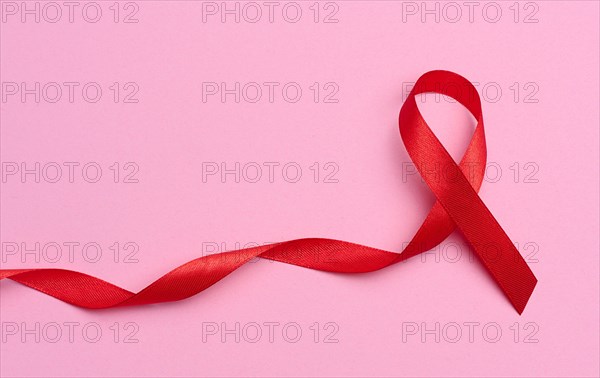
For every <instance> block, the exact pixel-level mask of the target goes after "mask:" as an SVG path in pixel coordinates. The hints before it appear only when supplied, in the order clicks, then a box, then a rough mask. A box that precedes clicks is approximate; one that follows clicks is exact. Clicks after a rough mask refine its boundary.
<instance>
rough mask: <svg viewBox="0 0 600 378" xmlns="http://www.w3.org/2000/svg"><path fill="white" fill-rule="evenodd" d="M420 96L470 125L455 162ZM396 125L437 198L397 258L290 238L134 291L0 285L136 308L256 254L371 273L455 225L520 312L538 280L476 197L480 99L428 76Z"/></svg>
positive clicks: (91, 284)
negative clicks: (442, 102) (469, 119)
mask: <svg viewBox="0 0 600 378" xmlns="http://www.w3.org/2000/svg"><path fill="white" fill-rule="evenodd" d="M427 92H433V93H439V94H443V95H446V96H449V97H452V98H454V99H455V100H457V101H458V102H459V103H461V104H462V105H463V106H464V107H465V108H467V109H468V110H469V111H470V112H471V113H472V114H473V116H474V117H475V119H476V120H477V126H476V128H475V131H474V133H473V137H472V139H471V141H470V142H469V145H468V147H467V149H466V152H465V154H464V156H463V158H462V160H461V161H460V163H459V164H456V163H455V162H454V160H453V159H452V157H451V156H450V155H449V154H448V152H447V151H446V149H445V148H444V147H443V145H442V144H441V143H440V141H439V140H438V139H437V137H436V136H435V135H434V133H433V132H432V131H431V129H430V128H429V126H428V125H427V123H426V122H425V120H424V119H423V117H422V115H421V113H420V112H419V109H418V108H417V103H416V101H415V96H417V95H418V94H421V93H427ZM399 123H400V134H401V136H402V140H403V142H404V145H405V146H406V149H407V151H408V153H409V155H410V157H411V159H412V160H413V162H414V163H415V165H416V167H417V169H418V170H419V172H420V173H421V175H422V176H423V178H424V180H425V182H426V183H427V185H428V186H429V188H430V189H431V191H432V192H433V193H434V194H435V196H436V198H437V202H436V203H435V204H434V205H433V207H432V208H431V211H430V212H429V214H428V215H427V217H426V219H425V221H424V222H423V224H422V225H421V227H420V228H419V230H418V231H417V233H416V234H415V236H414V237H413V239H412V240H411V241H410V243H408V245H406V247H405V248H404V250H403V251H402V252H401V253H399V254H398V253H394V252H388V251H384V250H380V249H375V248H371V247H367V246H363V245H359V244H354V243H349V242H344V241H340V240H332V239H315V238H311V239H297V240H290V241H286V242H281V243H275V244H270V245H264V246H258V247H253V248H247V249H243V250H238V251H231V252H224V253H220V254H215V255H209V256H204V257H201V258H198V259H195V260H192V261H190V262H188V263H186V264H184V265H182V266H180V267H178V268H176V269H174V270H172V271H171V272H169V273H167V274H165V275H164V276H162V277H161V278H159V279H158V280H156V281H155V282H153V283H152V284H150V285H149V286H148V287H146V288H145V289H143V290H142V291H140V292H139V293H132V292H130V291H127V290H125V289H122V288H120V287H118V286H115V285H113V284H111V283H108V282H106V281H103V280H101V279H99V278H96V277H92V276H89V275H87V274H84V273H79V272H75V271H71V270H63V269H2V270H0V280H3V279H5V278H8V279H11V280H13V281H16V282H19V283H21V284H23V285H26V286H29V287H30V288H33V289H35V290H38V291H41V292H43V293H45V294H47V295H50V296H52V297H55V298H57V299H59V300H61V301H64V302H67V303H70V304H72V305H75V306H79V307H83V308H88V309H102V308H111V307H119V306H137V305H143V304H151V303H160V302H169V301H178V300H181V299H185V298H188V297H191V296H193V295H195V294H197V293H199V292H201V291H203V290H205V289H207V288H209V287H210V286H211V285H213V284H215V283H216V282H217V281H219V280H221V279H222V278H224V277H225V276H227V275H229V274H230V273H232V272H233V271H235V270H236V269H237V268H239V267H240V266H242V265H243V264H245V263H247V262H249V261H250V260H252V259H254V258H256V257H260V258H264V259H270V260H275V261H280V262H284V263H288V264H293V265H297V266H302V267H305V268H309V269H316V270H321V271H326V272H336V273H365V272H372V271H375V270H379V269H382V268H385V267H387V266H390V265H392V264H395V263H398V262H400V261H404V260H406V259H408V258H410V257H413V256H416V255H418V254H420V253H422V252H425V251H428V250H430V249H432V248H434V247H435V246H437V245H438V244H439V243H441V242H442V241H443V240H444V239H445V238H446V237H448V236H449V235H450V234H451V233H452V232H453V231H454V230H455V228H457V229H458V230H459V231H460V232H461V233H462V234H463V235H464V237H465V238H466V240H467V241H468V242H469V244H470V245H471V247H472V249H473V251H474V252H475V254H477V255H478V256H479V258H480V259H481V261H482V262H483V264H484V266H485V267H486V268H487V270H488V271H489V272H490V274H491V275H492V277H493V278H494V280H495V281H496V282H497V283H498V285H499V286H500V288H501V289H502V291H503V292H504V293H505V294H506V296H507V298H508V299H509V300H510V302H511V303H512V305H513V306H514V308H515V309H516V310H517V311H518V313H519V314H521V313H522V312H523V310H524V308H525V305H526V304H527V301H528V300H529V297H530V296H531V293H532V292H533V289H534V287H535V285H536V283H537V279H536V278H535V276H534V275H533V273H532V272H531V270H530V269H529V267H528V266H527V264H526V263H525V261H524V260H523V258H522V257H521V255H520V254H519V252H518V251H517V249H516V248H515V246H514V244H513V243H512V242H511V241H510V239H509V238H508V236H507V235H506V233H505V232H504V231H503V230H502V228H501V227H500V225H499V224H498V222H497V221H496V220H495V219H494V217H493V216H492V214H491V213H490V211H489V210H488V208H487V207H486V206H485V205H484V203H483V202H482V201H481V199H480V198H479V196H478V194H477V192H478V191H479V188H480V187H481V183H482V180H483V175H484V170H485V164H486V143H485V134H484V129H483V117H482V112H481V102H480V100H479V95H478V93H477V91H476V90H475V87H473V85H472V84H471V83H470V82H469V81H468V80H466V79H465V78H463V77H461V76H459V75H457V74H455V73H452V72H448V71H431V72H428V73H426V74H424V75H423V76H421V77H420V78H419V80H418V81H417V82H416V83H415V86H414V88H413V90H412V91H411V93H410V94H409V96H408V98H407V99H406V101H405V103H404V105H403V106H402V109H401V110H400V117H399ZM432 165H433V166H435V167H437V168H438V169H440V168H441V169H443V171H444V175H431V174H428V171H427V170H426V168H425V167H427V166H432ZM490 251H492V252H493V253H490Z"/></svg>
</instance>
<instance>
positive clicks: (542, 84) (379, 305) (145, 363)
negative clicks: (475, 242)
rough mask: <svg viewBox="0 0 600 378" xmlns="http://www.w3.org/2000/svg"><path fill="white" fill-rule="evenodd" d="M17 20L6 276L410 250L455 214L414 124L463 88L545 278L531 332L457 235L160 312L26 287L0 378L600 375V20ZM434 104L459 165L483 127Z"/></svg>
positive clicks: (298, 15)
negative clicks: (430, 219)
mask: <svg viewBox="0 0 600 378" xmlns="http://www.w3.org/2000/svg"><path fill="white" fill-rule="evenodd" d="M0 6H1V11H2V19H1V24H0V34H1V36H0V44H1V47H0V53H1V57H0V63H1V64H0V69H1V72H0V76H1V78H0V81H1V82H2V88H1V89H2V99H1V103H0V110H1V111H0V117H1V118H0V120H1V143H0V145H1V160H2V183H1V185H2V190H1V229H0V230H1V242H2V256H1V262H0V263H1V267H2V268H30V267H31V268H42V267H54V268H65V269H73V270H78V271H82V272H85V273H88V274H92V275H95V276H97V277H100V278H103V279H105V280H107V281H109V282H112V283H115V284H117V285H120V286H122V287H124V288H126V289H129V290H132V291H137V290H140V289H142V288H143V287H145V286H146V285H147V284H149V283H150V282H152V281H153V280H155V279H156V278H158V277H159V276H161V275H162V274H164V273H166V272H167V271H169V270H171V269H172V268H174V267H176V266H178V265H180V264H182V263H185V262H187V261H189V260H191V259H194V258H197V257H199V256H202V255H205V254H208V253H214V252H218V251H222V250H231V249H236V248H240V247H244V246H252V245H256V244H263V243H269V242H276V241H283V240H288V239H296V238H302V237H327V238H335V239H342V240H347V241H351V242H356V243H361V244H365V245H369V246H373V247H378V248H384V249H388V250H392V251H400V250H401V249H402V247H403V246H404V245H405V244H406V243H407V242H408V241H409V240H410V238H411V237H412V235H413V234H414V232H415V231H416V230H417V228H418V227H419V225H420V224H421V222H422V221H423V219H424V218H425V216H426V214H427V212H428V211H429V208H430V206H431V205H432V204H433V196H432V194H431V192H430V191H429V190H428V188H427V187H426V185H425V184H424V183H423V182H422V181H421V179H420V177H419V176H418V174H413V171H414V167H412V166H411V163H410V158H409V157H408V155H407V153H406V151H405V149H404V146H403V144H402V142H401V139H400V136H399V133H398V125H397V116H398V112H399V109H400V107H401V105H402V102H403V100H404V98H405V96H406V95H407V93H408V91H409V90H410V86H411V84H412V83H414V82H415V81H416V80H417V78H418V77H419V76H420V75H421V74H423V73H424V72H426V71H429V70H432V69H446V70H452V71H455V72H457V73H459V74H461V75H463V76H465V77H466V78H468V79H469V80H471V81H472V82H474V83H476V85H477V87H478V88H479V90H480V94H481V95H482V98H483V113H484V118H485V121H486V136H487V146H488V169H487V171H486V178H485V181H484V183H483V186H482V189H481V191H480V195H481V197H482V198H483V200H484V202H485V203H486V205H487V206H488V207H489V208H490V210H491V211H492V213H493V214H494V216H495V217H496V218H497V220H498V221H499V222H500V224H501V225H502V226H503V228H504V229H505V230H506V232H507V233H508V235H509V236H510V237H511V238H512V240H513V241H514V242H515V243H517V246H518V249H519V250H520V251H521V253H522V254H523V256H524V258H525V259H526V261H527V262H528V263H529V264H530V266H531V268H532V270H533V272H534V273H535V274H536V276H537V278H538V279H539V283H538V286H537V288H536V290H535V291H534V293H533V296H532V298H531V300H530V302H529V305H528V307H527V308H526V310H525V312H524V314H523V315H522V316H518V314H517V313H516V312H515V311H514V309H513V308H512V306H511V305H510V303H509V302H508V301H507V300H506V298H505V297H504V295H503V294H502V292H501V291H500V289H499V288H498V287H497V285H496V284H495V283H494V281H493V280H492V279H491V277H490V276H489V275H488V273H487V272H486V271H485V270H484V268H483V267H482V266H481V264H480V263H479V262H478V261H477V260H476V259H474V258H472V256H471V252H470V250H469V248H468V246H467V245H466V244H465V241H464V239H463V238H462V237H461V236H460V235H458V234H456V233H455V234H453V235H452V236H451V237H450V238H449V239H448V240H446V241H444V242H443V243H442V244H441V245H440V246H439V247H438V248H437V249H436V250H433V251H431V252H429V253H427V254H425V255H422V256H419V257H416V258H413V259H411V260H409V261H408V262H406V263H402V264H398V265H395V266H393V267H389V268H387V269H384V270H382V271H378V272H375V273H371V274H365V275H356V276H350V275H339V274H328V273H323V272H317V271H311V270H308V269H303V268H299V267H295V266H289V265H286V264H280V263H274V262H269V261H263V260H259V261H256V262H252V263H250V264H247V265H246V266H244V267H242V268H241V269H239V270H238V271H236V272H235V273H233V274H232V275H231V276H229V277H227V278H226V279H224V280H223V281H221V282H219V283H217V284H216V285H214V286H213V287H212V288H210V289H209V290H207V291H205V292H203V293H201V294H199V295H197V296H195V297H193V298H191V299H189V300H186V301H182V302H178V303H171V304H162V305H153V306H147V307H139V308H128V309H119V310H107V311H86V310H82V309H79V308H75V307H73V306H70V305H67V304H65V303H62V302H60V301H58V300H55V299H53V298H51V297H48V296H45V295H43V294H41V293H38V292H36V291H33V290H30V289H28V288H25V287H22V286H20V285H18V284H16V283H13V282H2V283H1V284H0V299H1V305H0V321H1V324H2V328H1V331H2V334H1V337H2V340H1V343H0V348H1V349H0V352H1V353H0V375H2V376H73V377H84V376H108V377H112V376H598V375H599V374H600V371H599V360H598V355H599V354H600V353H599V329H598V328H599V281H598V276H599V257H598V251H599V249H600V246H599V240H598V239H599V236H598V230H599V223H598V217H599V200H598V193H599V190H600V189H599V181H598V166H599V156H598V155H599V152H598V151H599V145H598V141H599V127H598V126H599V113H598V99H599V94H598V90H599V74H598V67H599V50H598V46H599V44H600V43H599V5H598V2H596V1H533V2H514V1H506V2H504V1H497V2H471V3H469V2H466V3H465V2H451V3H447V2H433V1H431V2H420V1H418V2H402V1H397V2H394V1H373V2H369V1H337V2H314V1H306V2H304V1H297V2H271V3H269V2H233V1H232V2H226V3H223V2H220V1H219V2H202V1H159V0H157V1H133V2H126V1H121V2H115V1H96V2H78V1H75V2H71V3H68V2H67V3H63V2H37V1H26V2H21V1H17V2H13V1H1V2H0ZM36 18H37V20H36ZM236 18H237V20H236ZM38 21H39V22H38ZM221 86H223V87H221ZM298 88H299V90H300V92H298ZM222 89H223V90H224V92H223V90H222ZM98 90H100V92H98ZM259 91H260V92H259ZM223 93H224V94H223ZM259 93H260V96H259ZM222 95H223V96H222ZM236 97H237V98H236ZM236 100H237V102H236ZM420 107H421V109H422V111H423V113H424V114H425V116H426V119H427V120H428V122H430V124H431V126H432V128H433V129H434V131H435V132H436V133H437V135H438V136H439V137H440V139H441V140H442V142H443V143H444V144H445V146H447V148H448V150H449V151H450V152H451V153H452V154H453V156H454V157H455V158H459V157H460V156H461V154H462V151H463V150H464V148H465V146H466V144H467V143H468V140H469V138H470V133H471V132H472V127H473V120H472V119H471V117H470V116H469V115H468V114H467V112H466V111H465V110H464V109H462V108H461V107H460V106H458V105H457V104H454V103H451V102H449V101H448V100H447V99H445V98H439V97H438V98H436V97H435V96H433V95H430V96H427V97H425V98H423V102H421V103H420ZM215 168H216V169H218V172H217V173H215V174H211V173H212V171H211V169H213V170H214V169H215ZM223 169H225V170H226V171H225V175H224V176H222V175H221V173H222V172H223ZM36 181H39V182H36ZM236 181H239V182H236Z"/></svg>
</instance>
